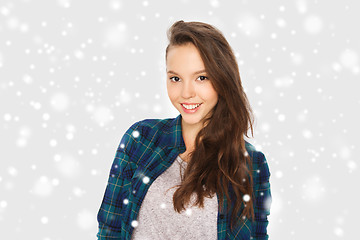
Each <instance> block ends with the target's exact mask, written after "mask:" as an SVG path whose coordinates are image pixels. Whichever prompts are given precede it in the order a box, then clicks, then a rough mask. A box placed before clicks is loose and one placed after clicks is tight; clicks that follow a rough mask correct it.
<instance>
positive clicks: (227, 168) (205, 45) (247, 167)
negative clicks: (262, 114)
mask: <svg viewBox="0 0 360 240" xmlns="http://www.w3.org/2000/svg"><path fill="white" fill-rule="evenodd" d="M167 37H168V39H169V45H168V46H167V48H166V55H165V59H167V54H168V51H169V49H170V48H171V47H173V46H180V45H184V44H188V43H192V44H194V45H195V47H196V48H197V49H198V50H199V52H200V55H201V58H202V61H203V62H204V65H205V69H206V72H207V74H208V78H209V80H210V81H211V83H212V85H213V87H214V89H215V91H216V92H217V93H218V96H219V99H218V102H217V104H216V105H215V107H214V108H213V110H212V115H211V116H209V117H207V118H206V119H205V120H204V127H203V128H202V129H201V130H200V131H199V133H198V134H197V136H196V139H195V148H194V150H193V151H192V152H190V153H189V157H190V158H189V159H190V160H189V162H188V164H187V168H186V170H185V172H184V175H183V178H182V181H181V184H180V185H177V186H178V187H179V188H178V189H176V191H175V193H174V195H173V204H174V209H175V211H177V212H179V213H180V212H181V211H183V210H185V206H187V205H188V204H189V203H190V199H191V195H192V194H193V193H196V194H197V200H196V202H195V204H194V205H198V206H199V207H201V208H203V207H204V197H205V196H211V195H213V194H215V192H216V193H218V196H219V201H220V204H222V203H223V193H225V194H226V197H227V199H228V201H229V202H228V207H227V212H228V211H229V207H230V206H231V205H232V204H233V206H234V209H233V211H232V213H231V230H232V229H233V224H234V220H235V219H236V220H241V221H243V219H245V216H246V217H248V218H251V219H252V220H253V219H254V209H253V204H254V203H253V201H254V194H253V188H252V186H253V179H252V163H251V160H250V156H249V155H248V153H247V151H246V148H245V141H244V136H243V135H244V134H245V135H246V136H247V137H248V135H247V130H248V129H249V128H250V129H251V134H252V135H253V127H252V125H253V121H254V120H253V114H252V110H251V107H250V104H249V102H248V99H247V97H246V94H245V92H244V90H243V87H242V84H241V79H240V74H239V68H238V65H237V62H236V59H235V56H234V53H233V51H232V48H231V47H230V45H229V43H228V42H227V40H226V39H225V37H224V36H223V34H222V33H221V32H220V31H219V30H218V29H217V28H215V27H214V26H212V25H209V24H207V23H202V22H184V21H183V20H180V21H177V22H175V23H174V24H173V25H172V26H171V27H170V28H169V29H168V31H167ZM229 187H231V188H232V189H233V192H234V193H235V196H234V195H232V196H231V197H230V196H229V190H228V189H229ZM245 194H248V195H249V196H250V201H247V202H245V201H244V199H243V195H245ZM242 204H244V209H243V212H242V214H241V216H240V217H239V216H238V213H239V212H240V210H241V205H242ZM221 211H222V210H221ZM236 223H238V222H237V221H236Z"/></svg>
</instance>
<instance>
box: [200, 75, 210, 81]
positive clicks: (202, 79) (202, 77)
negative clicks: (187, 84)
mask: <svg viewBox="0 0 360 240" xmlns="http://www.w3.org/2000/svg"><path fill="white" fill-rule="evenodd" d="M199 78H201V81H204V80H205V79H208V78H207V77H205V76H199Z"/></svg>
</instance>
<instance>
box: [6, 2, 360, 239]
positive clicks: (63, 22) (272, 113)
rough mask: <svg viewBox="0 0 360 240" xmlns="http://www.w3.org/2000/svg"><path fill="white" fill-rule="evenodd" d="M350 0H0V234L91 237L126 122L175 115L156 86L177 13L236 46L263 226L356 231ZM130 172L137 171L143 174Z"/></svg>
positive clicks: (289, 232)
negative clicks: (258, 161)
mask: <svg viewBox="0 0 360 240" xmlns="http://www.w3.org/2000/svg"><path fill="white" fill-rule="evenodd" d="M174 9H176V11H173V10H174ZM357 9H358V8H357V5H356V2H351V3H350V2H346V1H345V2H344V1H328V2H322V1H310V0H295V1H289V2H285V1H284V2H282V3H280V2H279V3H277V4H276V3H275V4H274V3H270V2H264V3H262V4H261V6H259V4H258V3H257V2H253V1H232V2H231V3H230V2H229V3H228V2H226V1H225V2H223V1H219V0H208V1H202V2H201V3H200V2H190V1H178V2H177V3H171V4H170V3H168V2H166V1H163V2H156V1H155V2H154V1H139V2H136V1H134V2H131V3H126V2H125V1H122V0H108V1H105V2H104V1H99V0H96V1H91V3H90V2H89V1H88V2H85V1H74V0H56V1H41V2H37V1H29V0H24V1H2V2H1V3H0V36H1V37H0V121H1V122H0V123H1V124H0V126H1V130H0V141H1V150H2V154H1V156H2V158H1V161H0V162H1V165H0V166H1V167H0V192H1V194H0V226H2V229H4V231H2V237H3V238H5V239H30V238H31V239H43V240H52V239H69V237H68V234H69V232H71V234H72V238H74V239H94V237H95V236H96V232H97V227H98V225H97V224H98V223H97V220H96V214H97V211H98V208H99V206H100V204H101V199H102V197H103V193H104V190H105V186H106V182H107V179H108V177H109V170H110V167H111V166H112V165H111V164H112V161H113V160H114V156H115V153H116V151H117V149H118V144H120V146H119V147H120V149H122V150H125V151H126V147H127V143H126V142H122V143H120V139H121V137H122V135H123V134H124V133H125V131H126V129H127V128H128V127H129V126H131V124H132V123H134V122H135V121H138V120H142V119H146V118H169V117H176V116H177V115H178V112H177V111H176V109H175V108H174V107H173V106H172V104H171V102H170V101H169V99H168V95H167V92H166V82H165V80H166V74H164V73H165V69H166V65H165V47H166V44H167V39H166V30H167V28H168V27H169V26H170V25H171V23H172V22H174V21H175V20H178V19H183V20H185V21H197V20H198V21H205V22H208V23H210V24H213V25H215V26H216V27H218V28H219V29H220V30H221V31H222V32H223V33H224V35H225V37H226V38H227V39H228V41H229V43H230V45H231V47H232V49H233V50H234V52H235V56H236V60H237V62H238V63H239V68H240V74H241V80H242V83H243V87H244V88H245V91H246V93H247V96H248V98H249V100H250V103H251V106H252V109H253V111H254V115H255V117H256V121H255V124H254V126H253V127H254V138H250V139H246V140H248V141H249V142H250V143H252V144H253V145H254V146H255V147H256V150H258V151H262V152H263V153H264V154H265V156H266V158H267V162H268V164H269V168H270V172H271V177H270V182H271V190H272V199H270V198H269V199H265V200H264V201H265V202H264V206H265V207H266V208H267V209H270V212H271V214H270V216H269V225H268V232H269V236H270V239H306V238H307V237H308V232H311V233H312V236H313V238H316V239H353V238H356V237H354V236H356V235H355V234H357V233H356V229H357V226H356V220H357V218H358V216H357V215H356V214H355V213H356V212H359V204H358V202H359V200H360V199H359V197H358V194H356V190H354V189H353V188H351V187H349V185H351V184H355V183H357V182H359V180H360V179H359V176H360V175H359V160H358V159H359V158H358V156H359V155H360V152H359V144H358V142H359V141H358V136H357V135H358V134H357V132H358V129H359V125H358V123H359V122H360V114H359V110H358V109H359V105H360V98H359V94H358V90H359V89H360V82H359V73H360V59H359V54H360V48H359V46H358V42H360V39H359V36H360V35H359V34H358V31H356V24H357V23H358V22H359V21H360V18H359V14H358V12H357ZM184 13H186V14H184ZM334 13H336V14H335V15H334ZM249 133H250V132H249ZM250 135H251V133H250ZM250 135H249V136H250ZM131 137H133V138H134V139H135V140H137V138H139V137H142V133H141V132H140V130H139V129H138V130H135V131H133V132H131ZM120 149H119V150H120ZM244 155H245V156H247V155H248V153H247V152H245V153H244ZM261 171H263V170H262V169H261ZM261 171H260V170H259V169H256V170H254V173H255V174H260V173H261ZM137 174H138V175H136V176H134V177H135V178H138V179H139V181H142V183H143V184H150V182H151V181H152V180H153V179H151V178H150V176H146V172H143V171H138V172H137ZM134 194H136V192H134ZM262 194H263V193H262V191H261V190H260V192H259V195H260V196H262ZM344 199H345V202H344ZM250 200H251V198H250V196H249V195H244V201H250ZM122 201H123V204H124V206H127V205H128V204H131V203H130V199H127V198H125V199H123V200H122ZM158 206H159V208H162V209H172V206H169V205H166V204H165V203H162V202H160V201H159V203H158ZM186 214H187V215H189V217H191V211H187V212H186ZM131 225H132V226H133V227H136V226H137V225H138V222H137V220H135V219H134V220H133V221H132V222H131ZM58 226H62V229H65V228H66V229H67V231H61V230H60V229H61V228H59V227H58ZM303 229H307V231H303Z"/></svg>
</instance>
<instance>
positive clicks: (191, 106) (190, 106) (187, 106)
mask: <svg viewBox="0 0 360 240" xmlns="http://www.w3.org/2000/svg"><path fill="white" fill-rule="evenodd" d="M183 106H184V108H186V109H194V108H197V107H198V106H200V104H197V105H184V104H183Z"/></svg>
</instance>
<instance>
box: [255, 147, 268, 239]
mask: <svg viewBox="0 0 360 240" xmlns="http://www.w3.org/2000/svg"><path fill="white" fill-rule="evenodd" d="M255 157H256V158H257V159H256V160H257V162H258V169H254V174H257V176H256V177H255V178H254V179H256V182H254V184H255V206H254V210H255V222H254V224H253V231H252V232H253V236H252V237H253V239H256V240H268V239H269V235H268V234H267V226H268V224H269V221H268V219H267V218H268V215H270V207H271V202H272V197H271V190H270V181H269V178H270V171H269V166H268V163H267V161H266V158H265V155H264V154H263V153H262V152H260V151H258V152H256V156H255Z"/></svg>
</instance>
